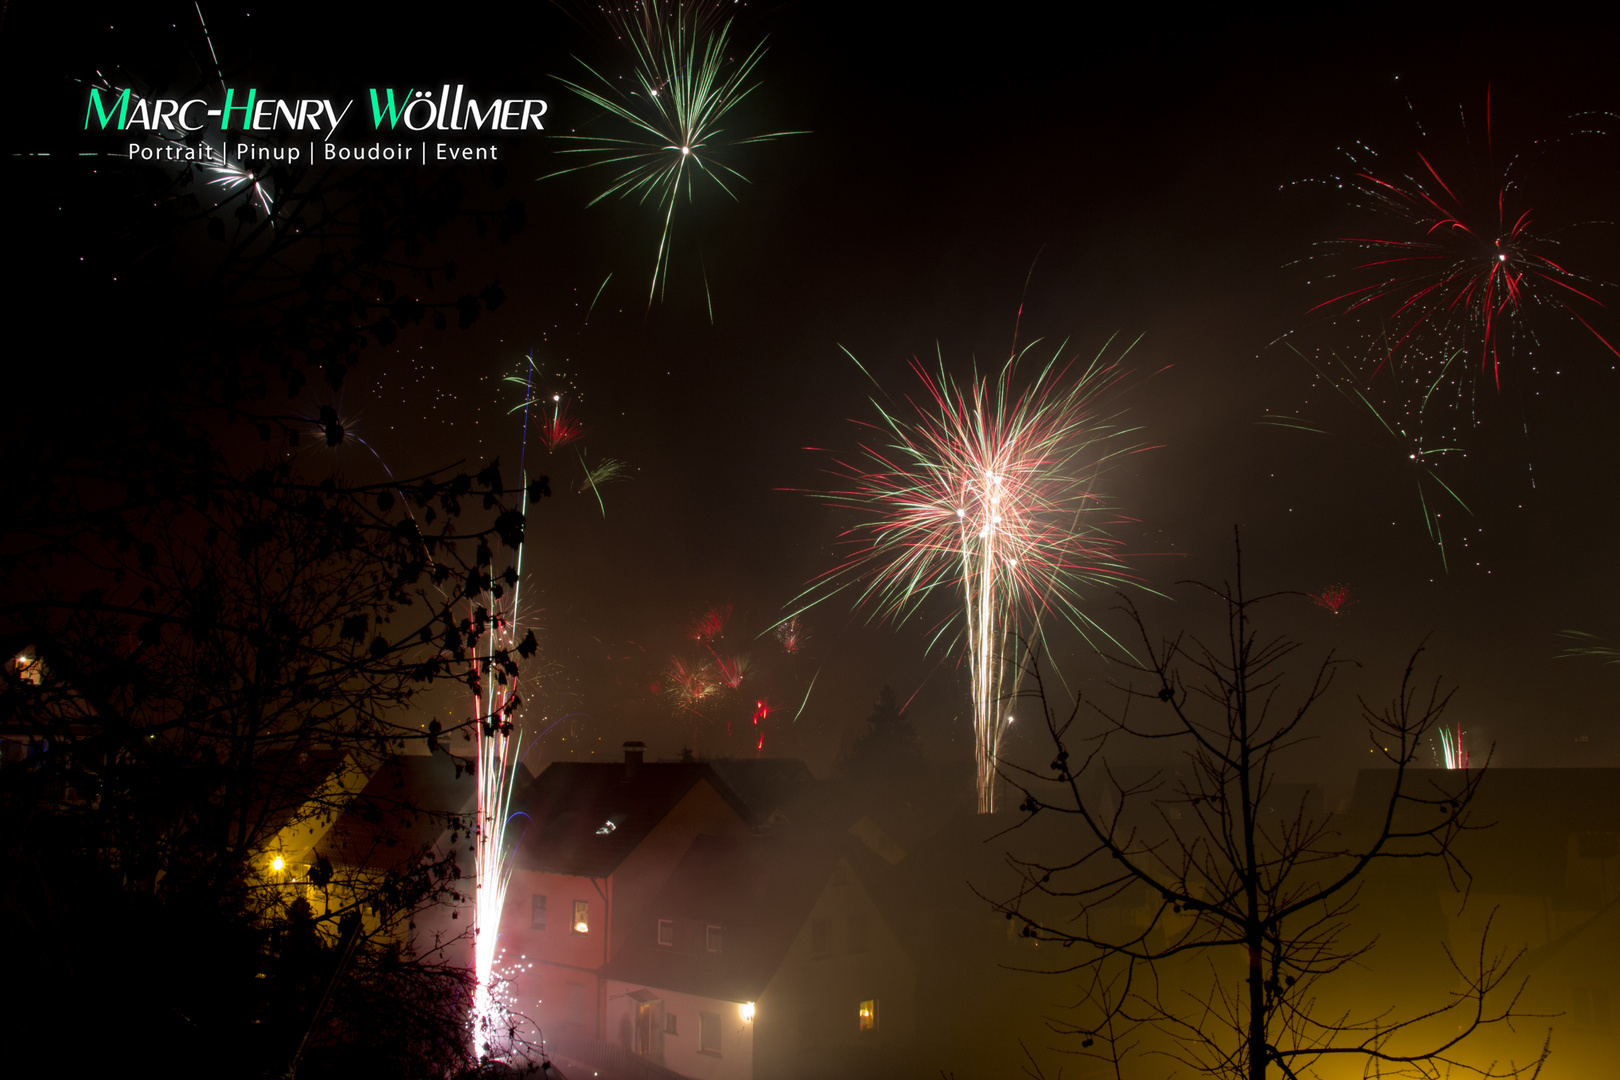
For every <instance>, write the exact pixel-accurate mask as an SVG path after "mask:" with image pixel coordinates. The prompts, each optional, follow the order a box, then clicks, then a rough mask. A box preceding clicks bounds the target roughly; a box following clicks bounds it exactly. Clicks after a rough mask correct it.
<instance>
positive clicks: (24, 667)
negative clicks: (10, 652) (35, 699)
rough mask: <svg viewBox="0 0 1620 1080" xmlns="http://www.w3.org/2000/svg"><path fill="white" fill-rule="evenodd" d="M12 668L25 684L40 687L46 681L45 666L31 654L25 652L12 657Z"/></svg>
mask: <svg viewBox="0 0 1620 1080" xmlns="http://www.w3.org/2000/svg"><path fill="white" fill-rule="evenodd" d="M11 666H12V668H13V669H14V670H15V671H16V672H17V678H18V679H21V680H22V681H23V682H25V683H32V684H33V685H34V686H38V685H39V684H40V683H41V682H43V681H44V680H45V665H44V664H41V663H40V662H39V658H38V657H36V656H34V655H33V653H31V652H28V651H26V650H24V651H23V652H20V653H18V654H17V655H16V656H14V657H12V659H11Z"/></svg>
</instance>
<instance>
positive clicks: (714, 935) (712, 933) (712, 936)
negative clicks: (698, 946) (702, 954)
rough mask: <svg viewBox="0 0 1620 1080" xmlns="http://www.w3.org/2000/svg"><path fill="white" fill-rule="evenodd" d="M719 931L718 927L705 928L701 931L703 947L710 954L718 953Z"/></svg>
mask: <svg viewBox="0 0 1620 1080" xmlns="http://www.w3.org/2000/svg"><path fill="white" fill-rule="evenodd" d="M720 938H721V931H720V927H718V926H707V927H705V928H704V930H703V947H704V948H705V949H708V950H709V951H710V952H719V951H720Z"/></svg>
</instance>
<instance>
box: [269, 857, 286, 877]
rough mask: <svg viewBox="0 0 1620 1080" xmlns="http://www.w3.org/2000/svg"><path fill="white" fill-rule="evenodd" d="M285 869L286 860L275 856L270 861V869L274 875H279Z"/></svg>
mask: <svg viewBox="0 0 1620 1080" xmlns="http://www.w3.org/2000/svg"><path fill="white" fill-rule="evenodd" d="M286 868H287V860H286V859H283V858H282V857H281V856H280V855H277V856H276V857H275V858H273V859H271V860H270V869H272V870H274V871H275V872H276V873H278V874H279V873H281V872H282V871H283V870H285V869H286Z"/></svg>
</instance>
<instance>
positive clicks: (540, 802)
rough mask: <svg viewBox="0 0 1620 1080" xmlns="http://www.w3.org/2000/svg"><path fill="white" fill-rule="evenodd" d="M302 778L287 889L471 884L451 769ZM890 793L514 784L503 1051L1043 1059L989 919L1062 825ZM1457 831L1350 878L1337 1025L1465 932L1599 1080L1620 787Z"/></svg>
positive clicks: (605, 1064) (670, 1067)
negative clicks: (1522, 985)
mask: <svg viewBox="0 0 1620 1080" xmlns="http://www.w3.org/2000/svg"><path fill="white" fill-rule="evenodd" d="M327 777H328V778H327V780H326V781H325V785H326V786H327V787H331V786H332V785H337V787H338V788H342V789H343V791H342V792H336V791H335V790H334V791H325V790H324V788H323V789H322V792H321V797H320V800H319V801H321V802H322V803H323V805H331V804H332V803H333V801H334V799H335V798H336V797H338V796H340V795H342V794H343V793H345V792H346V793H347V797H348V802H347V804H346V806H345V808H344V809H343V811H342V812H341V813H339V814H336V815H335V816H329V820H327V819H320V820H318V821H314V822H313V823H312V819H311V817H310V816H309V815H303V814H297V813H293V814H289V818H288V824H287V826H286V827H285V828H284V829H283V830H282V831H281V832H279V833H277V834H276V841H275V845H276V850H275V852H274V854H273V857H274V858H278V859H280V860H281V861H282V865H283V866H284V867H285V872H286V874H287V879H288V883H289V887H296V888H303V889H305V890H306V892H307V894H308V895H309V896H310V898H311V899H312V900H314V901H317V902H318V903H325V904H332V903H342V902H344V898H343V897H340V896H334V895H333V894H332V891H331V890H330V889H325V890H320V889H315V888H313V887H312V886H311V884H310V877H311V872H312V871H313V870H315V868H317V867H318V866H319V865H320V864H321V862H322V860H325V861H326V862H327V863H328V864H338V865H341V866H343V867H345V868H347V876H348V877H349V878H351V879H353V878H355V871H356V870H369V871H371V872H375V873H376V874H379V875H383V874H389V873H396V874H397V873H398V872H399V871H400V868H402V867H405V866H407V865H422V864H442V863H445V862H455V861H457V860H460V861H461V862H462V863H463V864H464V866H465V869H464V873H465V874H466V876H467V878H468V879H469V881H468V883H467V886H468V887H469V888H470V855H469V853H468V848H467V838H466V834H465V823H466V821H467V815H468V814H469V813H470V811H471V809H472V806H471V802H472V792H473V782H472V779H471V774H470V771H469V770H468V768H467V766H466V764H465V763H463V762H460V761H457V760H456V759H453V758H449V757H447V756H445V755H442V754H440V755H435V756H433V757H421V756H400V757H396V758H392V759H389V760H388V761H387V762H385V763H384V765H383V767H382V768H381V769H380V770H378V771H377V772H375V773H373V774H371V775H370V776H367V777H362V776H360V775H358V774H357V773H355V771H354V770H353V768H352V766H351V765H348V764H345V763H338V762H332V763H327ZM1388 779H1389V778H1388V776H1387V775H1385V774H1383V773H1379V772H1375V771H1369V772H1367V773H1364V774H1362V776H1361V777H1360V780H1359V782H1358V785H1357V787H1356V789H1355V791H1354V793H1353V794H1352V795H1351V797H1350V798H1348V799H1347V800H1346V801H1345V803H1344V804H1343V805H1342V806H1341V807H1340V808H1339V811H1338V812H1337V813H1330V812H1329V811H1328V810H1327V809H1326V808H1325V807H1324V800H1323V799H1322V793H1321V791H1320V789H1319V788H1315V787H1314V786H1311V785H1296V786H1287V787H1282V786H1279V787H1278V788H1277V789H1276V790H1274V791H1273V792H1272V793H1271V796H1272V797H1271V802H1269V803H1268V804H1267V807H1268V808H1269V809H1266V808H1263V809H1266V812H1267V813H1277V814H1288V815H1292V814H1294V813H1305V814H1306V815H1307V816H1311V817H1324V816H1325V817H1329V818H1333V819H1336V821H1337V823H1336V824H1335V826H1334V827H1335V828H1336V829H1339V830H1341V831H1342V832H1343V833H1344V834H1345V835H1347V836H1353V835H1354V834H1355V833H1356V831H1357V830H1358V828H1359V825H1358V820H1359V818H1360V817H1361V816H1364V815H1366V814H1367V813H1369V812H1370V810H1371V808H1376V807H1379V806H1382V805H1385V803H1386V801H1387V793H1386V792H1385V791H1384V787H1385V786H1387V783H1388ZM1415 782H1416V783H1418V784H1420V785H1426V786H1434V787H1435V788H1436V790H1439V789H1441V788H1443V787H1444V785H1445V784H1446V783H1447V782H1448V781H1447V778H1446V776H1445V775H1444V774H1443V773H1437V774H1435V775H1434V776H1432V777H1431V776H1419V777H1417V778H1416V780H1415ZM903 787H904V786H903V785H898V784H889V785H885V786H884V787H883V788H882V789H881V790H877V791H873V790H868V791H866V792H854V793H852V792H851V790H850V789H849V788H848V787H847V786H845V787H841V786H839V785H837V784H832V783H829V782H824V781H816V780H815V779H814V778H813V777H812V776H811V775H810V773H809V771H808V770H807V769H806V768H805V767H804V766H803V764H802V763H800V762H795V761H771V760H760V761H743V762H712V763H705V762H698V761H691V760H683V761H668V762H661V761H649V760H647V758H646V754H645V752H644V750H643V748H642V747H641V745H640V744H638V743H629V744H626V746H625V750H624V755H623V758H622V760H615V761H611V762H557V763H554V764H552V765H550V766H548V767H547V768H546V769H545V770H544V771H542V772H541V773H540V774H539V775H538V776H533V777H531V776H529V775H528V774H523V776H522V777H521V778H520V781H519V785H518V788H517V791H516V793H515V796H514V803H513V809H514V815H513V819H512V820H513V824H512V828H514V829H515V830H518V836H517V841H516V843H517V848H516V857H515V866H514V869H513V872H512V875H511V878H510V881H509V884H508V888H507V897H506V909H505V912H504V916H503V918H502V922H501V926H500V931H499V933H500V951H501V957H502V971H503V973H504V974H505V975H506V976H507V978H508V979H509V985H508V986H507V991H508V993H507V995H506V996H507V997H508V998H509V999H510V1000H511V1002H512V1004H513V1007H514V1009H515V1012H516V1013H517V1014H518V1015H519V1016H520V1017H521V1018H522V1021H521V1022H522V1023H524V1024H526V1025H529V1026H530V1027H531V1029H532V1030H530V1031H528V1032H527V1033H526V1034H528V1035H529V1037H530V1038H536V1039H542V1040H544V1043H545V1045H546V1046H547V1049H548V1050H549V1051H550V1052H551V1053H552V1056H553V1060H554V1061H557V1062H559V1063H560V1064H561V1065H562V1066H563V1071H564V1072H565V1073H566V1074H567V1075H569V1076H575V1075H586V1076H589V1075H592V1074H593V1073H595V1074H597V1075H599V1076H601V1077H608V1078H611V1077H614V1076H617V1077H620V1078H621V1080H642V1078H648V1080H651V1078H668V1077H676V1076H684V1077H691V1078H700V1080H748V1078H754V1077H759V1078H771V1077H817V1076H832V1075H838V1076H841V1077H842V1076H874V1077H877V1076H882V1077H891V1076H908V1075H916V1076H938V1075H940V1074H941V1072H942V1071H945V1072H955V1073H956V1074H957V1075H964V1076H965V1075H978V1074H981V1073H982V1074H986V1075H996V1074H1000V1073H1004V1072H1005V1073H1009V1074H1010V1073H1011V1072H1016V1070H1017V1068H1018V1063H1017V1061H1016V1055H1017V1054H1018V1052H1019V1051H1018V1044H1019V1043H1020V1042H1022V1043H1023V1044H1024V1045H1025V1046H1027V1047H1030V1048H1031V1049H1032V1050H1034V1051H1036V1052H1037V1053H1039V1052H1043V1051H1045V1050H1047V1049H1048V1048H1050V1047H1054V1046H1058V1045H1060V1044H1061V1043H1062V1040H1061V1039H1059V1038H1057V1037H1055V1036H1054V1035H1053V1032H1052V1028H1051V1026H1050V1025H1051V1022H1052V1021H1054V1020H1056V1021H1059V1022H1061V1021H1062V1019H1063V1017H1064V1002H1065V1001H1066V1000H1067V999H1068V998H1069V997H1071V996H1072V985H1071V984H1070V983H1068V982H1065V981H1064V980H1063V977H1062V976H1048V977H1045V978H1042V977H1040V975H1039V974H1031V973H1032V972H1035V973H1039V972H1042V971H1048V972H1051V971H1060V970H1062V969H1063V968H1064V967H1065V966H1066V963H1067V961H1068V959H1069V957H1068V956H1067V954H1063V953H1061V952H1059V953H1055V954H1054V955H1047V954H1048V953H1052V952H1053V950H1052V948H1051V946H1050V945H1049V944H1044V945H1043V943H1042V942H1040V941H1039V940H1032V939H1029V938H1026V937H1024V936H1022V935H1019V934H1017V933H1015V929H1016V928H1015V924H1014V923H1013V922H1011V921H1008V920H1005V919H1003V918H1002V917H1000V916H998V915H997V914H996V912H995V911H994V908H993V905H992V901H994V900H995V899H997V898H998V897H999V896H1002V895H1006V894H1010V893H1011V892H1012V891H1014V890H1015V889H1016V888H1017V880H1016V875H1015V874H1014V872H1013V871H1012V870H1011V869H1010V867H1009V866H1008V864H1007V856H1008V854H1009V853H1016V854H1019V855H1025V856H1028V855H1031V854H1040V853H1052V852H1061V851H1062V850H1064V849H1065V847H1066V846H1070V847H1072V844H1073V841H1074V838H1073V836H1072V835H1070V834H1069V833H1068V832H1066V829H1067V828H1068V826H1069V825H1070V823H1067V822H1063V821H1059V820H1055V819H1054V818H1053V817H1052V816H1051V815H1042V816H1040V817H1038V818H1037V819H1036V820H1034V821H1032V822H1030V823H1029V824H1028V825H1027V826H1025V827H1023V828H1020V829H1018V830H1016V831H1013V832H1010V833H1009V832H1007V830H1008V827H1009V826H1010V825H1012V824H1013V823H1014V822H1015V821H1016V820H1017V818H1018V817H1019V816H1020V815H1016V814H1004V815H994V816H979V815H975V814H973V813H972V812H971V807H969V806H965V805H964V806H952V805H948V804H947V803H942V802H941V801H939V799H938V798H933V797H931V796H930V795H929V794H928V793H926V792H923V791H921V789H920V788H919V789H917V790H913V791H909V792H908V791H906V790H903ZM963 790H967V789H966V787H965V786H964V788H963ZM1273 804H1274V805H1273ZM1424 809H1428V810H1429V812H1432V808H1427V807H1425V808H1424ZM1475 811H1476V813H1475V820H1476V821H1477V823H1478V824H1480V825H1485V824H1489V825H1490V826H1491V827H1490V828H1489V829H1481V830H1479V831H1475V832H1469V833H1467V834H1465V835H1464V836H1463V837H1462V838H1461V839H1460V840H1459V842H1458V847H1457V851H1458V854H1459V856H1460V857H1461V858H1462V861H1463V862H1464V863H1465V864H1466V866H1467V867H1468V869H1469V872H1470V875H1471V876H1470V878H1469V879H1468V880H1466V881H1460V880H1458V879H1456V878H1454V877H1452V876H1448V875H1447V874H1446V873H1444V872H1443V871H1442V868H1441V867H1440V866H1439V865H1438V864H1435V863H1425V862H1420V863H1403V862H1400V861H1397V862H1395V863H1392V864H1390V865H1389V866H1387V867H1384V868H1380V869H1379V871H1378V872H1377V873H1375V874H1374V875H1372V876H1371V877H1369V878H1368V880H1367V882H1366V886H1365V888H1364V890H1363V893H1362V896H1361V899H1360V903H1359V905H1358V907H1357V909H1356V910H1355V912H1354V915H1353V919H1352V927H1353V929H1354V931H1355V934H1356V935H1357V936H1358V938H1365V939H1367V940H1369V941H1370V940H1373V939H1377V941H1378V948H1376V949H1375V950H1374V951H1373V952H1371V953H1369V954H1368V955H1367V956H1366V957H1364V958H1363V959H1362V960H1361V961H1358V967H1359V968H1360V972H1359V974H1358V973H1349V974H1348V975H1347V977H1346V978H1345V980H1344V981H1343V982H1342V983H1341V984H1340V986H1341V989H1342V992H1343V994H1344V1000H1343V1002H1342V1004H1343V1005H1344V1007H1345V1008H1347V1009H1348V1008H1354V1009H1355V1010H1356V1011H1357V1012H1364V1011H1365V1009H1366V1006H1367V1003H1368V1002H1372V1003H1374V1004H1376V1005H1378V1006H1379V1007H1380V1008H1388V1009H1389V1010H1391V1014H1392V1015H1394V1014H1396V1013H1406V1012H1410V1011H1412V1010H1414V1009H1421V1008H1422V1007H1424V1006H1425V1005H1429V1006H1432V1005H1433V1003H1434V1002H1436V1001H1443V1000H1445V999H1446V996H1447V995H1448V994H1449V993H1452V992H1454V991H1455V990H1456V989H1457V983H1456V978H1457V976H1456V972H1455V971H1454V970H1453V969H1452V968H1451V967H1450V965H1449V963H1448V961H1447V953H1448V952H1449V954H1450V955H1451V956H1452V957H1466V956H1468V955H1470V952H1471V950H1472V951H1477V950H1478V948H1479V942H1480V939H1481V937H1482V936H1483V935H1484V933H1485V931H1486V929H1487V926H1486V924H1487V922H1488V923H1489V934H1490V942H1491V947H1492V948H1493V949H1500V950H1505V951H1506V953H1507V954H1508V955H1510V956H1513V955H1518V956H1519V959H1518V961H1517V965H1516V968H1515V970H1516V971H1517V972H1518V973H1519V974H1522V975H1526V976H1529V979H1530V981H1529V983H1528V985H1527V987H1526V989H1525V991H1524V994H1523V996H1522V999H1521V1005H1522V1008H1523V1011H1527V1012H1531V1013H1535V1014H1537V1018H1536V1019H1535V1020H1534V1021H1533V1024H1532V1026H1539V1027H1540V1028H1542V1029H1552V1030H1553V1039H1554V1041H1553V1050H1554V1053H1553V1057H1552V1059H1551V1060H1550V1061H1549V1063H1548V1065H1547V1068H1546V1069H1545V1070H1544V1072H1543V1074H1542V1075H1543V1077H1544V1080H1556V1078H1557V1077H1560V1076H1571V1077H1574V1076H1583V1075H1600V1074H1601V1069H1602V1068H1604V1067H1605V1066H1604V1064H1603V1063H1604V1062H1612V1061H1613V1060H1615V1058H1616V1057H1620V1038H1617V1036H1620V1023H1617V1021H1620V839H1617V837H1620V770H1610V769H1563V770H1512V769H1497V770H1492V771H1491V772H1490V773H1489V774H1487V776H1486V778H1485V781H1484V783H1483V784H1482V787H1481V790H1480V794H1479V797H1478V798H1477V800H1476V803H1475ZM340 876H342V875H340ZM1130 902H1132V901H1131V898H1130V897H1128V896H1122V897H1121V898H1120V899H1119V900H1118V901H1117V903H1118V904H1119V905H1122V910H1121V912H1120V913H1119V915H1120V917H1121V918H1126V919H1128V918H1129V917H1130V914H1131V913H1130V912H1129V911H1126V910H1123V906H1128V904H1129V903H1130ZM1093 914H1094V915H1101V914H1103V913H1093ZM466 919H467V914H466V912H465V911H464V910H462V911H457V910H456V909H455V908H453V907H451V908H442V909H439V911H438V912H437V914H435V915H431V916H427V917H422V918H419V919H418V921H417V925H416V927H415V929H414V935H413V936H412V938H411V940H412V942H414V947H415V948H417V949H419V950H420V949H422V948H428V947H434V946H435V945H436V944H437V943H442V942H445V941H452V940H457V934H458V932H460V931H464V930H465V928H466V926H467V922H466V921H464V920H466ZM435 920H437V921H435ZM460 940H461V941H462V942H463V943H465V940H466V939H465V935H462V936H461V938H460ZM1521 953H1522V955H1521ZM1540 1038H1541V1036H1535V1037H1530V1036H1529V1035H1527V1034H1526V1033H1525V1032H1524V1030H1523V1029H1522V1027H1521V1030H1520V1031H1519V1032H1517V1033H1510V1032H1504V1033H1503V1039H1502V1041H1501V1044H1500V1045H1499V1046H1495V1045H1490V1046H1485V1047H1483V1048H1482V1049H1483V1050H1484V1051H1485V1052H1489V1053H1493V1054H1499V1055H1500V1056H1501V1058H1502V1059H1503V1060H1507V1059H1509V1058H1512V1057H1515V1056H1522V1055H1523V1054H1524V1053H1526V1052H1527V1051H1526V1050H1525V1047H1523V1046H1519V1045H1518V1043H1517V1042H1514V1040H1515V1039H1517V1040H1518V1042H1524V1043H1526V1045H1528V1044H1529V1043H1535V1044H1536V1046H1534V1047H1531V1048H1530V1050H1531V1051H1533V1050H1535V1049H1537V1048H1539V1045H1540ZM1487 1041H1489V1040H1487ZM1086 1069H1087V1065H1086V1063H1085V1062H1083V1061H1077V1062H1075V1063H1074V1064H1073V1066H1071V1067H1070V1069H1069V1074H1071V1075H1078V1076H1081V1077H1085V1076H1088V1075H1090V1074H1089V1073H1088V1072H1087V1071H1086ZM1592 1069H1599V1070H1600V1071H1599V1072H1591V1071H1590V1070H1592ZM1076 1070H1078V1071H1076ZM1099 1075H1100V1074H1099Z"/></svg>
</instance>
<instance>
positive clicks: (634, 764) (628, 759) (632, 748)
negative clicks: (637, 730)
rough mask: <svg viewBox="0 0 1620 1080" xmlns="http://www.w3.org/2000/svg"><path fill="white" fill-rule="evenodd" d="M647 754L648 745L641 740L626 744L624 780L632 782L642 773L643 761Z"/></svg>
mask: <svg viewBox="0 0 1620 1080" xmlns="http://www.w3.org/2000/svg"><path fill="white" fill-rule="evenodd" d="M646 754H647V744H646V743H644V742H641V741H640V740H639V739H638V740H636V741H635V742H627V743H625V744H624V778H625V779H626V780H630V779H632V778H634V777H635V775H636V773H638V772H640V771H641V759H642V758H643V757H645V756H646Z"/></svg>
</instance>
